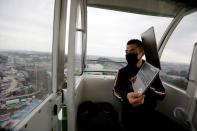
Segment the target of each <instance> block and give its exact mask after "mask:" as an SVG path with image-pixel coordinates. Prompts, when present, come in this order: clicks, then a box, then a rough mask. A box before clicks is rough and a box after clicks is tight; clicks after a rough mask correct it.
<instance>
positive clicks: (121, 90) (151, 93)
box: [113, 61, 166, 110]
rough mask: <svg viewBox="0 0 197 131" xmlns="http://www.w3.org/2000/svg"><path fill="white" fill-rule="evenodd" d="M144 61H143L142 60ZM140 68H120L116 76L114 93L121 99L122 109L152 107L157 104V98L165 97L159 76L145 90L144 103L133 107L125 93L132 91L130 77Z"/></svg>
mask: <svg viewBox="0 0 197 131" xmlns="http://www.w3.org/2000/svg"><path fill="white" fill-rule="evenodd" d="M143 63H144V61H143ZM139 69H140V68H137V67H135V68H132V69H131V68H129V66H128V65H127V66H126V67H123V68H121V69H120V70H119V71H118V73H117V76H116V79H115V83H114V89H113V91H114V95H115V96H116V97H117V98H118V99H120V100H121V101H122V105H123V109H126V110H127V109H128V110H130V109H138V108H145V109H153V108H155V107H156V105H157V100H162V99H163V98H164V97H165V95H166V94H165V89H164V87H163V85H162V83H161V80H160V78H159V76H158V77H157V78H156V79H155V80H154V81H153V82H152V84H151V86H150V87H149V88H148V90H147V91H146V92H145V99H144V104H142V105H140V106H138V107H133V106H132V105H131V104H130V103H129V102H128V100H127V93H129V92H133V88H132V83H131V78H133V77H135V75H136V74H137V72H138V71H139Z"/></svg>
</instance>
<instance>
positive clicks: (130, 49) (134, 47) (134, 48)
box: [125, 44, 144, 60]
mask: <svg viewBox="0 0 197 131" xmlns="http://www.w3.org/2000/svg"><path fill="white" fill-rule="evenodd" d="M125 53H126V54H129V53H136V54H137V56H138V60H139V59H141V58H142V56H143V55H144V52H143V51H142V50H141V49H140V48H139V47H137V45H136V44H131V45H127V48H126V50H125Z"/></svg>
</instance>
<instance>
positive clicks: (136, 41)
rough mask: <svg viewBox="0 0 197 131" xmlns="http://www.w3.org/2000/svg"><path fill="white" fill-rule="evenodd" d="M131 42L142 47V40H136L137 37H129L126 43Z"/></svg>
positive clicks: (130, 43) (129, 43)
mask: <svg viewBox="0 0 197 131" xmlns="http://www.w3.org/2000/svg"><path fill="white" fill-rule="evenodd" d="M132 44H135V45H137V47H141V48H143V46H142V41H140V40H138V39H131V40H129V41H128V42H127V45H132Z"/></svg>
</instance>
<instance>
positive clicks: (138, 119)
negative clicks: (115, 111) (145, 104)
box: [121, 108, 154, 131]
mask: <svg viewBox="0 0 197 131" xmlns="http://www.w3.org/2000/svg"><path fill="white" fill-rule="evenodd" d="M153 112H154V110H153V109H152V110H150V109H149V110H148V109H143V108H142V109H141V108H139V109H135V110H131V109H130V110H128V109H122V119H121V123H122V126H123V129H124V130H125V131H152V130H153V126H154V122H153V121H152V120H151V117H152V113H153Z"/></svg>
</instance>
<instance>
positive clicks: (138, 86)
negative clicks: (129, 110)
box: [132, 62, 160, 93]
mask: <svg viewBox="0 0 197 131" xmlns="http://www.w3.org/2000/svg"><path fill="white" fill-rule="evenodd" d="M159 71H160V69H159V68H156V67H154V66H153V65H151V64H150V63H148V62H144V64H143V65H142V67H141V68H140V70H139V71H138V73H137V75H136V79H135V80H133V81H132V87H133V89H134V92H139V93H145V91H146V90H147V89H148V87H149V86H150V84H151V83H152V82H153V81H154V79H155V78H156V77H157V75H158V74H159Z"/></svg>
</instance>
